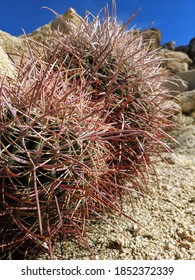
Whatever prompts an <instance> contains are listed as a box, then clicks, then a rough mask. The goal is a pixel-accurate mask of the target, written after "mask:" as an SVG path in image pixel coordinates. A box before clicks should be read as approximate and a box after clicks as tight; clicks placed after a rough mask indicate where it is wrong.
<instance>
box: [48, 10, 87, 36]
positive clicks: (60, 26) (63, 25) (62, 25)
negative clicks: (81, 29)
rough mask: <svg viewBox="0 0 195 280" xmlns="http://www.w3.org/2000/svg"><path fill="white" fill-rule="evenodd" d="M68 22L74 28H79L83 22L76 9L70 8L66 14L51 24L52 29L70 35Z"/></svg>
mask: <svg viewBox="0 0 195 280" xmlns="http://www.w3.org/2000/svg"><path fill="white" fill-rule="evenodd" d="M67 22H68V24H69V23H71V25H73V26H74V25H75V26H79V25H80V24H81V22H82V19H81V17H80V16H79V15H78V14H77V13H76V11H75V10H74V9H72V8H69V9H68V10H67V11H66V13H65V14H63V15H62V16H61V17H58V18H56V19H55V20H54V21H52V22H51V29H52V30H59V31H61V32H63V33H68V32H69V26H67Z"/></svg>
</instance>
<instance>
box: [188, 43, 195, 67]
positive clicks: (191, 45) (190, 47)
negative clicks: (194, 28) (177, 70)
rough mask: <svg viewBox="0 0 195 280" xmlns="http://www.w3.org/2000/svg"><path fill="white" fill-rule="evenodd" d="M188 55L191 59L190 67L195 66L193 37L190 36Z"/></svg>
mask: <svg viewBox="0 0 195 280" xmlns="http://www.w3.org/2000/svg"><path fill="white" fill-rule="evenodd" d="M188 55H189V57H190V58H191V60H192V61H193V64H192V67H193V66H195V38H192V39H191V41H190V43H189V49H188Z"/></svg>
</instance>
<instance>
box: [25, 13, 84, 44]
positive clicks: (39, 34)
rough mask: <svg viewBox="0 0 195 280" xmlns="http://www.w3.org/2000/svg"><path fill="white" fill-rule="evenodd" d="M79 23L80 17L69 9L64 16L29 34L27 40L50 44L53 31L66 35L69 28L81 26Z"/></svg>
mask: <svg viewBox="0 0 195 280" xmlns="http://www.w3.org/2000/svg"><path fill="white" fill-rule="evenodd" d="M81 21H82V20H81V17H80V16H79V15H78V14H77V13H76V11H75V10H74V9H72V8H69V9H68V10H67V11H66V13H65V14H63V15H61V16H59V17H58V18H56V19H55V20H53V21H51V22H50V23H48V24H45V25H43V26H42V27H40V28H38V29H36V30H35V31H34V32H32V33H31V34H28V38H30V39H32V40H34V41H37V42H39V43H44V44H45V43H46V44H50V43H51V42H52V41H53V38H52V34H53V32H54V30H58V31H60V32H63V33H68V32H69V28H70V26H71V28H74V26H78V25H79V24H81Z"/></svg>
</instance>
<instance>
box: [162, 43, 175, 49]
mask: <svg viewBox="0 0 195 280" xmlns="http://www.w3.org/2000/svg"><path fill="white" fill-rule="evenodd" d="M161 47H162V48H163V49H167V50H172V51H173V50H174V49H175V41H170V42H167V43H165V44H163V45H162V46H161Z"/></svg>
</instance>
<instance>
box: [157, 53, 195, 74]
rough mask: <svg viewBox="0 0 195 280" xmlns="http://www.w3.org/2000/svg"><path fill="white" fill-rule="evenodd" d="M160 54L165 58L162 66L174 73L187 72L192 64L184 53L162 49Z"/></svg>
mask: <svg viewBox="0 0 195 280" xmlns="http://www.w3.org/2000/svg"><path fill="white" fill-rule="evenodd" d="M160 53H161V55H162V56H163V58H164V60H163V63H162V66H163V67H165V68H167V69H168V70H169V71H171V72H172V73H179V72H184V71H187V70H188V66H189V64H191V63H192V60H191V59H190V58H189V57H188V55H187V54H185V53H182V52H175V51H170V50H166V49H162V50H160Z"/></svg>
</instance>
